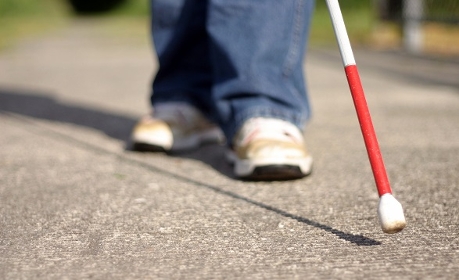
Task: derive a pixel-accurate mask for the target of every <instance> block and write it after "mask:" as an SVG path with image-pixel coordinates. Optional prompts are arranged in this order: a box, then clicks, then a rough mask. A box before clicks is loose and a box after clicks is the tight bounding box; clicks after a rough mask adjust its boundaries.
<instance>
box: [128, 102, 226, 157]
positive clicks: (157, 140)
mask: <svg viewBox="0 0 459 280" xmlns="http://www.w3.org/2000/svg"><path fill="white" fill-rule="evenodd" d="M223 139H224V136H223V133H222V131H221V130H220V129H219V128H218V127H217V126H216V125H215V124H213V123H211V122H210V121H208V120H207V119H206V118H205V117H204V116H203V115H202V113H201V112H199V111H198V110H197V109H196V108H194V107H192V106H190V105H187V104H183V103H167V104H160V105H157V106H155V108H154V109H153V113H152V114H150V115H147V116H145V117H143V118H142V119H140V121H139V122H138V123H137V124H136V126H135V127H134V129H133V132H132V136H131V141H132V144H133V149H134V150H136V151H164V152H178V151H186V150H192V149H196V148H198V147H199V146H201V145H202V144H204V143H221V142H223Z"/></svg>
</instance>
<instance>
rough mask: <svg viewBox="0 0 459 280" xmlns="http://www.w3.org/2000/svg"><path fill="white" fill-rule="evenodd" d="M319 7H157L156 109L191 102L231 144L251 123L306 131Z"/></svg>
mask: <svg viewBox="0 0 459 280" xmlns="http://www.w3.org/2000/svg"><path fill="white" fill-rule="evenodd" d="M313 8H314V0H152V33H153V39H154V45H155V50H156V53H157V55H158V59H159V66H160V67H159V70H158V73H157V74H156V77H155V79H154V81H153V94H152V97H151V101H152V105H153V106H155V104H158V103H164V102H174V101H179V102H186V103H189V104H191V105H193V106H195V107H197V108H198V109H200V110H201V111H202V112H203V113H204V114H205V115H206V116H207V117H208V118H209V119H211V120H213V121H215V122H216V123H218V124H219V125H220V127H221V128H222V130H223V131H224V133H225V135H226V137H227V139H230V140H231V139H233V136H234V134H235V133H236V132H237V130H238V129H239V128H240V126H241V125H242V124H243V122H244V121H246V120H247V119H249V118H252V117H270V118H277V119H282V120H286V121H288V122H291V123H293V124H295V125H296V126H298V127H299V128H300V129H303V127H304V124H305V122H306V121H307V120H308V118H309V116H310V108H309V102H308V98H307V94H306V86H305V80H304V73H303V67H302V66H303V59H304V54H305V51H306V42H307V35H308V31H309V24H310V18H311V15H312V11H313Z"/></svg>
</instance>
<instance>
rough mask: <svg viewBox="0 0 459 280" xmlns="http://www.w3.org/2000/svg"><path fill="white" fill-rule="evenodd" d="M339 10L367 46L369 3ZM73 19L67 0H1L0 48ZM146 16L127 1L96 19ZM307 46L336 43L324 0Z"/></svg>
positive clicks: (145, 0)
mask: <svg viewBox="0 0 459 280" xmlns="http://www.w3.org/2000/svg"><path fill="white" fill-rule="evenodd" d="M341 8H342V12H343V16H344V19H345V22H346V26H347V29H348V33H349V37H350V38H351V41H352V42H353V44H366V43H368V42H369V40H370V39H371V33H372V29H373V25H374V24H375V14H374V12H373V8H372V1H362V0H346V1H341ZM75 16H76V15H75V14H74V13H73V12H72V10H71V8H70V6H69V5H68V3H67V1H66V0H40V1H37V0H0V38H2V39H1V40H0V49H2V48H5V47H7V46H10V45H13V44H14V43H15V42H17V41H18V40H20V39H22V38H24V37H28V36H34V35H37V34H43V33H45V32H49V31H51V30H55V29H56V28H61V27H62V26H65V25H66V24H68V23H69V22H70V21H71V20H72V18H74V17H75ZM148 16H149V0H128V1H126V2H125V3H123V4H122V5H121V6H120V7H118V8H117V9H114V10H113V11H110V12H108V13H105V14H101V15H98V16H97V17H100V18H103V19H104V21H105V20H108V21H110V20H113V21H114V22H117V24H118V25H122V24H120V22H123V19H128V20H127V21H128V23H126V24H133V25H134V26H138V22H144V21H145V20H146V18H147V17H148ZM86 17H89V16H86ZM90 17H96V16H94V15H92V16H90ZM124 21H126V20H124ZM136 21H137V23H135V22H136ZM129 22H130V23H129ZM310 43H311V45H312V46H329V45H331V44H335V38H334V33H333V29H332V27H331V23H330V18H329V15H328V11H327V7H326V4H325V1H323V0H317V2H316V10H315V13H314V17H313V19H312V28H311V40H310Z"/></svg>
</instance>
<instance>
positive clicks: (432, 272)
mask: <svg viewBox="0 0 459 280" xmlns="http://www.w3.org/2000/svg"><path fill="white" fill-rule="evenodd" d="M106 25H107V23H106V22H102V23H101V22H99V21H93V22H78V21H77V22H75V23H74V24H72V25H70V26H69V27H68V28H65V29H62V30H61V31H59V32H58V33H57V34H52V35H49V36H46V37H42V38H35V39H30V40H28V41H25V42H23V43H21V44H19V45H18V46H17V47H16V48H14V49H10V50H5V51H3V52H1V53H0V124H1V125H0V126H1V133H0V217H1V222H0V278H1V279H83V278H94V279H135V278H136V279H148V278H152V279H161V278H163V279H179V278H183V279H199V278H246V279H253V278H255V279H256V278H264V279H266V278H268V279H291V278H297V279H304V278H311V279H319V278H322V279H330V278H335V279H371V278H391V279H392V278H404V279H420V278H444V279H457V278H458V277H459V228H458V226H459V210H458V209H459V207H458V205H459V192H458V188H459V175H458V174H459V173H458V172H459V86H458V81H459V80H458V78H457V77H459V75H458V74H457V71H459V64H457V63H454V62H444V61H443V62H442V61H439V60H425V59H420V58H416V57H407V56H402V55H400V54H395V53H374V52H368V51H359V52H356V57H357V61H358V63H359V65H360V67H361V69H360V70H361V75H362V80H363V83H364V87H365V89H366V92H367V98H368V102H369V105H370V110H371V112H372V115H373V120H374V123H375V127H376V130H377V133H378V136H379V141H380V144H381V147H382V151H383V155H384V158H385V162H386V167H387V170H388V173H389V177H390V179H391V182H392V186H393V189H394V191H395V194H396V197H397V198H398V200H399V201H400V202H401V203H402V204H403V205H404V207H405V214H406V217H407V221H408V226H407V228H406V229H405V230H404V231H403V232H402V233H399V234H396V235H386V234H383V233H382V232H381V230H380V228H379V225H378V221H377V215H376V207H377V203H378V197H377V194H376V190H375V187H374V182H373V178H372V175H371V172H370V168H369V164H368V160H367V158H366V152H365V149H364V146H363V141H362V138H361V135H360V131H359V126H358V124H357V120H356V116H355V112H354V109H353V105H352V101H351V98H350V95H349V91H348V88H347V84H346V81H345V78H344V74H343V71H342V68H341V65H340V60H339V58H338V56H337V52H336V50H326V51H324V50H320V51H319V50H313V51H312V52H311V53H310V54H311V55H310V57H309V60H308V63H307V70H308V73H307V75H308V78H309V81H310V90H311V99H312V102H313V107H314V117H313V119H312V121H311V123H310V125H309V126H308V128H307V141H308V143H309V146H310V150H311V152H312V153H313V155H314V158H315V166H314V168H315V170H314V173H313V175H311V176H310V177H308V178H305V179H302V180H298V181H289V182H272V183H269V182H268V183H266V182H265V183H255V182H240V181H238V180H235V179H234V178H233V176H232V174H231V168H230V166H229V165H228V164H227V163H226V162H225V160H224V159H223V155H224V149H223V147H220V146H208V147H204V148H202V149H200V150H199V151H196V152H192V153H187V154H182V155H177V156H174V157H168V156H166V155H164V154H141V153H134V152H130V151H126V149H125V146H126V144H125V143H126V139H127V138H128V137H129V131H130V129H131V127H132V125H133V124H134V123H135V121H136V119H137V118H138V117H139V116H141V115H142V114H143V113H145V112H147V110H148V106H147V99H148V83H149V80H150V78H151V74H152V72H153V71H154V69H155V67H156V66H155V61H154V59H153V57H152V55H151V53H150V47H149V44H148V39H147V38H146V36H144V37H142V36H140V37H142V38H140V37H139V36H138V34H137V35H129V34H118V35H117V34H115V33H113V32H111V31H110V30H109V29H107V28H106ZM359 59H360V60H359ZM391 62H396V63H391Z"/></svg>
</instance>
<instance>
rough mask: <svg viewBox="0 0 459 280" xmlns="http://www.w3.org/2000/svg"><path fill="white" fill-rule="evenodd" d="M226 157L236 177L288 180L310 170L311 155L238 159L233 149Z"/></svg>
mask: <svg viewBox="0 0 459 280" xmlns="http://www.w3.org/2000/svg"><path fill="white" fill-rule="evenodd" d="M227 159H228V160H229V161H230V162H231V163H233V164H234V174H235V175H236V176H237V177H240V178H245V179H253V180H289V179H297V178H302V177H305V176H307V175H309V174H310V173H311V171H312V157H311V156H307V157H304V158H278V157H276V158H263V159H258V160H253V159H239V158H238V157H237V155H236V154H235V153H234V152H233V151H229V152H228V153H227Z"/></svg>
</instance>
